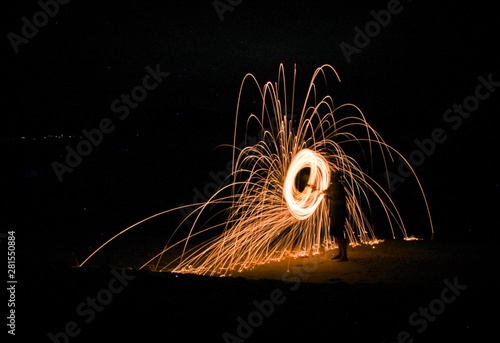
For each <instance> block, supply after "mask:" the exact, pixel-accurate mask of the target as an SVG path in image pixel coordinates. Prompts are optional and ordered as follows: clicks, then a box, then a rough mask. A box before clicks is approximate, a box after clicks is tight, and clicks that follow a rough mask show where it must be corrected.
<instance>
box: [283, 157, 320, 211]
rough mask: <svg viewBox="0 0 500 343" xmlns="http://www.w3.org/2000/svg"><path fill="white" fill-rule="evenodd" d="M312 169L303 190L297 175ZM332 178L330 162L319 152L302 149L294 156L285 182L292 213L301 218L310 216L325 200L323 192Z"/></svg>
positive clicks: (285, 195)
mask: <svg viewBox="0 0 500 343" xmlns="http://www.w3.org/2000/svg"><path fill="white" fill-rule="evenodd" d="M306 169H307V170H310V172H309V173H308V175H307V178H308V179H307V186H306V187H304V188H303V189H302V190H301V189H298V187H297V182H296V179H297V176H298V175H300V172H301V171H302V170H306ZM329 180H330V168H329V167H328V162H327V161H326V160H325V158H324V157H323V156H322V155H320V154H319V153H317V152H315V151H312V150H310V149H302V150H300V151H299V152H298V153H297V155H295V157H294V158H293V160H292V162H291V164H290V166H289V167H288V172H287V174H286V178H285V182H284V184H283V196H284V198H285V200H286V203H287V205H288V209H289V210H290V213H291V214H292V215H293V216H294V217H295V218H297V219H299V220H304V219H307V218H309V217H310V216H311V215H312V214H313V213H314V211H316V209H317V208H318V206H319V205H320V204H321V201H322V200H323V193H321V192H319V191H318V190H325V189H326V188H327V187H328V184H329Z"/></svg>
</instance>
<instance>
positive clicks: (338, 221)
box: [324, 171, 348, 262]
mask: <svg viewBox="0 0 500 343" xmlns="http://www.w3.org/2000/svg"><path fill="white" fill-rule="evenodd" d="M343 182H344V180H343V177H342V174H341V173H340V172H338V171H337V172H333V173H332V176H331V180H330V186H328V188H327V189H326V190H325V191H324V194H325V195H326V199H327V201H328V210H329V217H330V235H332V236H333V238H334V239H335V243H337V245H338V247H339V252H338V254H337V255H335V256H334V257H332V260H335V259H338V260H339V262H344V261H347V260H348V258H347V237H346V231H345V221H346V219H347V205H346V191H345V188H344V183H343Z"/></svg>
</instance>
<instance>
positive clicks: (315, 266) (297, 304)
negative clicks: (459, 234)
mask: <svg viewBox="0 0 500 343" xmlns="http://www.w3.org/2000/svg"><path fill="white" fill-rule="evenodd" d="M333 252H334V251H332V252H331V253H333ZM349 255H350V256H349V258H350V260H349V261H348V262H344V263H338V262H336V261H332V260H330V259H329V257H330V255H328V256H315V257H312V258H299V259H294V260H290V261H281V262H276V263H270V264H266V265H262V266H258V267H256V268H254V269H253V270H248V271H244V272H242V273H235V274H233V275H232V276H231V277H206V276H196V275H187V274H186V275H178V274H171V273H155V272H150V271H144V270H136V269H122V268H121V267H111V266H88V267H82V268H69V267H68V268H64V267H60V266H47V267H46V268H37V269H36V270H35V271H34V272H33V273H32V274H31V275H30V277H29V278H28V279H24V280H23V282H22V283H21V285H22V286H23V287H25V288H22V287H21V285H20V287H21V288H20V290H19V294H22V296H19V299H23V303H22V305H20V306H19V310H18V312H19V316H18V333H19V335H18V337H17V338H22V339H23V342H35V341H36V342H44V341H45V342H51V341H56V342H136V341H140V342H157V341H168V342H199V341H206V342H312V341H320V342H326V341H328V342H398V337H399V342H437V341H439V342H470V341H480V339H482V338H484V337H486V335H487V334H488V333H490V332H494V330H495V328H496V325H497V322H498V319H499V316H498V314H497V308H498V305H499V296H498V290H497V287H496V284H495V281H494V280H495V277H496V276H498V268H497V267H496V265H495V260H494V258H493V256H496V252H495V249H494V243H492V244H491V245H488V244H487V243H484V242H481V243H479V242H478V243H474V244H472V243H467V242H463V241H461V242H453V243H451V242H449V243H444V242H435V241H410V242H405V241H400V240H390V241H385V242H383V243H381V244H379V245H376V246H360V247H356V248H351V249H349ZM122 286H123V287H122ZM23 309H24V311H25V312H26V313H28V312H29V313H30V316H29V317H30V319H29V320H28V317H27V316H23ZM28 309H29V310H28ZM26 313H25V314H26ZM33 315H34V316H33ZM33 318H34V319H33ZM51 334H52V336H51ZM70 334H71V335H73V337H72V336H70ZM50 337H52V338H50Z"/></svg>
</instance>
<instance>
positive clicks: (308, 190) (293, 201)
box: [81, 65, 434, 276]
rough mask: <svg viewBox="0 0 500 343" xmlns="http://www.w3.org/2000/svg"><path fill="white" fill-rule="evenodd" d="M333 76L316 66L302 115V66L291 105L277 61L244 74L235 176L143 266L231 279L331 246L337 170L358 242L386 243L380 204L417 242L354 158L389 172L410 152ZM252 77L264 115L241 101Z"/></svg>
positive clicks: (352, 236)
mask: <svg viewBox="0 0 500 343" xmlns="http://www.w3.org/2000/svg"><path fill="white" fill-rule="evenodd" d="M329 75H333V76H334V78H335V79H336V80H338V81H339V82H340V78H339V76H338V74H337V72H336V71H335V69H334V68H333V67H331V66H330V65H323V66H321V67H320V68H318V69H316V71H315V73H314V75H313V77H312V80H311V82H310V84H309V87H308V90H307V93H306V96H305V101H304V104H303V106H302V110H301V111H300V113H299V114H298V115H297V114H295V113H294V97H295V80H296V70H295V68H294V75H293V85H292V96H291V99H290V103H289V102H288V98H287V95H288V94H287V89H286V80H285V72H284V67H283V65H280V67H279V71H278V81H277V82H275V83H272V82H267V83H265V84H264V85H263V86H262V87H261V86H260V85H259V83H258V81H257V79H256V78H255V77H254V76H253V75H252V74H247V75H246V76H245V77H244V79H243V81H242V84H241V87H240V93H239V97H238V105H237V109H236V116H235V125H234V139H233V144H232V156H233V157H232V158H233V169H232V173H231V175H230V176H229V177H230V180H229V181H230V182H229V183H228V184H227V185H225V186H222V187H221V188H220V189H219V190H218V191H217V192H216V193H215V194H214V195H213V196H212V197H211V198H210V199H208V200H207V201H206V202H204V203H199V204H194V206H195V210H194V211H193V212H192V213H191V214H190V215H189V216H187V217H186V218H184V220H183V221H182V222H181V223H180V224H179V225H178V226H177V227H176V228H175V229H174V230H173V233H172V235H171V238H170V239H169V241H168V242H167V243H166V244H165V246H164V248H163V249H162V251H161V252H160V253H159V254H157V255H155V256H154V257H152V258H151V259H150V260H148V261H146V262H145V263H144V264H143V265H142V266H141V267H140V268H150V269H153V270H157V271H165V270H168V271H172V272H177V273H195V274H203V275H221V276H224V275H231V273H233V272H235V271H236V272H238V271H242V270H244V269H247V268H253V267H254V266H256V265H259V264H264V263H268V262H271V261H274V260H282V259H284V258H294V257H304V256H310V255H314V254H318V253H321V252H325V251H328V250H329V249H331V248H332V247H333V246H334V242H333V241H332V238H331V237H330V235H329V217H328V208H327V204H326V201H324V195H323V193H322V191H323V190H325V189H326V188H327V187H328V185H329V180H330V173H331V172H332V171H341V172H342V173H343V175H344V180H345V186H346V192H347V208H348V220H347V222H346V229H347V234H348V236H349V241H350V244H351V245H353V246H355V245H359V244H376V243H377V242H379V241H380V240H379V239H378V238H377V237H376V235H375V232H374V228H373V226H372V224H371V222H370V220H369V212H370V211H371V208H372V205H374V202H376V203H378V205H379V207H380V208H381V209H382V211H383V213H384V215H385V217H386V218H387V225H388V227H389V228H390V230H391V233H392V236H393V238H395V237H396V232H397V231H399V232H400V234H402V236H403V237H404V238H405V239H406V240H411V239H412V237H409V236H408V234H407V232H406V227H405V225H404V222H403V219H402V217H401V215H400V213H399V211H398V209H397V206H396V204H395V203H394V202H393V200H392V198H391V195H390V193H389V191H388V190H386V189H389V180H386V181H387V184H385V183H384V185H381V184H379V183H378V182H377V181H376V180H375V179H373V178H372V177H371V176H370V175H369V173H368V172H366V171H365V170H364V169H363V168H362V166H361V164H360V163H359V162H358V160H357V157H356V156H358V155H359V156H366V158H367V159H368V160H370V163H372V164H373V163H374V160H377V161H378V162H380V163H382V165H383V167H384V168H385V169H386V170H387V163H389V161H392V162H393V161H394V156H400V157H401V158H402V159H403V160H404V157H403V156H402V155H401V154H400V153H399V152H398V151H397V150H396V149H394V148H393V147H391V146H390V145H389V144H387V143H386V142H385V141H384V140H383V139H382V137H381V136H380V135H379V134H378V133H377V131H375V129H374V128H373V127H372V126H371V125H370V124H369V123H368V122H367V121H366V119H365V116H364V114H363V112H362V111H361V109H359V108H358V107H357V106H356V105H353V104H349V103H348V104H342V105H340V106H335V104H334V101H333V97H332V96H330V95H329V93H328V90H327V79H328V76H329ZM248 82H251V83H253V84H254V85H255V86H256V88H257V89H258V90H259V92H260V100H261V105H260V113H258V112H257V114H255V113H250V114H247V115H242V114H241V113H240V111H241V110H240V103H241V99H242V96H243V91H244V89H245V86H246V85H247V83H248ZM323 93H324V94H323ZM320 94H323V95H322V96H320ZM255 124H256V126H257V127H258V128H259V129H260V130H261V132H262V137H260V138H261V139H260V140H259V141H258V142H257V143H255V144H253V145H249V146H246V147H244V148H242V149H238V148H237V147H236V142H237V136H238V134H237V132H239V129H240V128H241V126H244V128H245V133H247V129H248V128H249V127H250V126H252V125H253V126H255ZM355 152H356V153H357V155H356V153H355ZM408 165H409V166H410V164H408ZM410 168H411V166H410ZM412 172H413V169H412ZM413 174H414V175H415V173H414V172H413ZM386 175H388V173H386ZM415 179H416V181H417V184H418V187H419V189H420V191H421V194H422V199H423V202H424V204H425V206H426V211H427V216H428V218H429V225H430V229H431V231H432V232H434V228H433V224H432V219H431V216H430V211H429V206H428V203H427V199H426V197H425V194H424V191H423V188H422V185H421V183H420V181H419V179H418V178H417V176H416V175H415ZM189 206H193V205H189ZM217 206H222V207H223V210H222V211H221V212H216V213H214V216H213V217H211V218H219V217H220V216H221V215H222V214H224V215H225V219H224V220H222V221H220V220H219V221H217V222H215V223H213V220H217V219H204V218H205V217H206V216H205V214H207V213H210V211H211V209H212V208H217ZM184 207H186V206H184ZM178 209H180V207H178V208H174V209H170V210H167V211H164V212H161V213H157V214H155V215H153V216H151V217H148V218H146V219H143V220H142V221H140V222H138V223H135V224H133V225H131V226H130V227H128V228H126V229H124V230H122V231H121V232H119V233H118V234H116V235H114V236H113V237H112V238H111V239H109V240H108V241H106V242H105V243H104V244H103V245H101V246H100V247H99V248H98V249H96V250H95V251H94V252H93V253H92V254H91V255H90V256H89V257H88V258H87V259H85V260H84V262H83V263H82V264H81V265H83V264H85V263H86V262H87V261H88V260H89V259H90V258H91V257H92V256H94V255H95V254H96V253H97V252H98V251H99V250H101V249H102V248H103V247H104V246H106V245H107V244H108V243H110V242H111V241H112V240H114V239H115V238H116V237H118V236H120V235H122V234H124V233H125V232H127V231H128V230H130V229H132V228H133V227H136V226H137V225H138V224H140V223H142V222H144V221H147V220H150V219H152V218H154V217H157V216H159V215H162V214H164V213H167V212H171V211H175V210H178ZM188 218H191V219H194V220H193V223H192V224H191V225H190V226H187V228H188V230H187V232H185V233H181V238H180V239H177V240H176V239H175V238H174V236H175V235H176V234H179V233H180V232H181V231H182V230H183V229H185V228H186V225H185V221H186V220H187V219H188ZM221 229H222V233H220V234H216V235H215V234H214V235H213V237H212V238H210V239H204V240H202V242H201V243H198V242H197V243H194V242H195V241H199V238H200V237H202V235H205V234H207V233H210V232H217V231H220V230H221ZM180 247H181V248H182V252H181V253H180V254H179V256H178V257H177V258H175V259H173V260H170V261H165V257H164V256H165V254H166V253H167V252H169V251H173V249H174V248H176V249H177V248H180Z"/></svg>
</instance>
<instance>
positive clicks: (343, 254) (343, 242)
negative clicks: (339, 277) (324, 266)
mask: <svg viewBox="0 0 500 343" xmlns="http://www.w3.org/2000/svg"><path fill="white" fill-rule="evenodd" d="M340 245H342V249H341V250H340V252H341V256H340V257H339V259H338V260H339V262H344V261H348V258H347V239H346V238H345V237H344V236H342V238H341V241H340V242H339V246H340Z"/></svg>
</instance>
